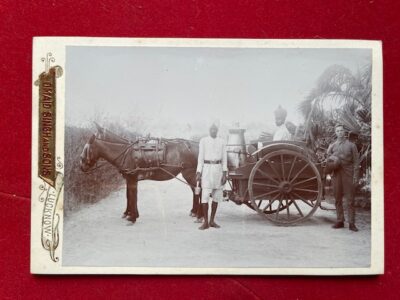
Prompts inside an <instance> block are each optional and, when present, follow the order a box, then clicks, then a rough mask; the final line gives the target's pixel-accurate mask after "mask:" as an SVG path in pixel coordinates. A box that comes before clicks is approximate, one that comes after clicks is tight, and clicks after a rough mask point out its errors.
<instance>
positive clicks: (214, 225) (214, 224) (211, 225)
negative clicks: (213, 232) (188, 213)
mask: <svg viewBox="0 0 400 300" xmlns="http://www.w3.org/2000/svg"><path fill="white" fill-rule="evenodd" d="M210 227H214V228H220V227H221V226H219V225H218V224H217V223H215V222H210Z"/></svg>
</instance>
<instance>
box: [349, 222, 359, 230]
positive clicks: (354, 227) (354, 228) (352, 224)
mask: <svg viewBox="0 0 400 300" xmlns="http://www.w3.org/2000/svg"><path fill="white" fill-rule="evenodd" d="M349 230H351V231H354V232H357V231H358V228H357V227H356V225H355V224H354V223H350V224H349Z"/></svg>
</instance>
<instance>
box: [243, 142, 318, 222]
mask: <svg viewBox="0 0 400 300" xmlns="http://www.w3.org/2000/svg"><path fill="white" fill-rule="evenodd" d="M248 192H249V199H250V201H251V205H252V206H253V208H254V209H255V210H256V211H257V212H258V213H259V214H261V215H262V216H264V217H265V218H267V219H269V220H270V221H272V222H274V223H276V224H278V225H292V224H295V223H299V222H301V221H304V220H305V219H307V218H308V217H310V216H311V215H312V214H313V213H314V212H315V210H316V209H317V208H318V206H319V205H320V202H321V198H322V180H321V175H320V173H319V170H318V169H317V167H316V166H315V165H314V163H313V162H312V161H311V160H310V159H309V158H308V157H307V156H306V155H304V154H303V153H299V152H296V151H293V150H288V149H282V150H277V151H274V152H271V153H268V154H266V155H265V156H264V157H263V158H262V159H260V160H259V161H258V162H257V163H256V164H255V165H254V167H253V169H252V171H251V173H250V177H249V182H248Z"/></svg>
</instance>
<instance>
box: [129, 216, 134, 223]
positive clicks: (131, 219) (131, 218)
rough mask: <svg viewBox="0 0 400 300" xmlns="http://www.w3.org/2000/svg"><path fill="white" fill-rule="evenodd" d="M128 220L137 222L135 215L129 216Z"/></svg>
mask: <svg viewBox="0 0 400 300" xmlns="http://www.w3.org/2000/svg"><path fill="white" fill-rule="evenodd" d="M127 220H128V221H131V222H132V223H135V222H136V218H133V217H131V216H129V217H128V218H127Z"/></svg>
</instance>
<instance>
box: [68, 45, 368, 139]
mask: <svg viewBox="0 0 400 300" xmlns="http://www.w3.org/2000/svg"><path fill="white" fill-rule="evenodd" d="M66 58H67V59H66V61H67V63H66V73H65V74H66V124H67V125H74V126H82V127H90V126H92V121H94V120H96V121H97V122H99V123H100V124H107V123H109V122H111V123H112V122H117V123H119V124H120V125H121V126H124V127H126V128H127V129H128V130H132V131H139V132H142V133H143V134H150V135H152V136H162V137H182V138H190V137H191V136H193V135H201V134H204V133H207V131H208V125H209V123H210V121H212V120H215V119H219V121H220V124H221V129H222V131H225V132H226V130H227V129H229V128H231V127H237V126H238V125H239V127H241V128H245V129H247V134H248V135H250V136H251V137H253V138H254V137H255V136H257V135H259V134H260V133H261V132H262V131H269V132H271V131H273V130H274V114H273V112H274V110H275V109H276V108H277V107H278V105H281V106H282V107H284V108H285V109H286V110H287V111H288V117H287V120H288V121H291V122H293V123H295V124H298V123H299V122H302V116H301V115H300V114H299V113H298V110H297V107H298V105H299V103H300V102H301V101H302V100H303V99H304V98H305V97H306V96H307V95H308V94H309V92H310V91H311V90H312V89H313V88H314V87H315V85H316V82H317V79H318V77H319V76H320V75H321V74H322V73H323V71H324V70H325V69H326V68H328V67H329V66H331V65H334V64H339V65H343V66H345V67H347V68H349V69H350V70H351V71H352V72H355V71H357V69H358V68H361V67H363V66H364V65H366V64H368V63H370V62H371V51H370V50H368V49H299V48H293V49H288V48H286V49H265V48H264V49H254V48H241V49H238V48H236V49H232V48H190V47H189V48H187V47H185V48H176V47H174V48H172V47H171V48H167V47H84V46H69V47H67V56H66Z"/></svg>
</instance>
